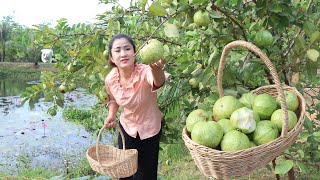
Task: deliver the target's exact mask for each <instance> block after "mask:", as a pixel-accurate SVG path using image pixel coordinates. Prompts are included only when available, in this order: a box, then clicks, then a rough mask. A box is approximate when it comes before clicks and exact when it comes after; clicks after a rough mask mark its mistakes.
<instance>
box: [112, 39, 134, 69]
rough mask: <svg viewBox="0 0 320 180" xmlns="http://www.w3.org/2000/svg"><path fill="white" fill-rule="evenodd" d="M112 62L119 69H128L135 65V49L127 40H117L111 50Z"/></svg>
mask: <svg viewBox="0 0 320 180" xmlns="http://www.w3.org/2000/svg"><path fill="white" fill-rule="evenodd" d="M111 54H112V57H110V58H111V61H112V62H113V63H114V64H115V65H116V66H117V67H118V68H126V67H131V66H133V65H134V62H135V57H134V49H133V46H132V45H131V44H130V42H129V41H128V40H127V39H126V38H120V39H116V40H115V41H114V42H113V45H112V49H111Z"/></svg>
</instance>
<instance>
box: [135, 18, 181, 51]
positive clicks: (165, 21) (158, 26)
mask: <svg viewBox="0 0 320 180" xmlns="http://www.w3.org/2000/svg"><path fill="white" fill-rule="evenodd" d="M176 14H177V12H175V13H173V14H171V15H170V16H169V17H167V18H166V19H165V20H164V21H162V22H161V23H160V24H159V25H158V27H157V28H156V29H155V30H154V31H153V32H152V33H151V35H150V36H149V37H148V39H147V40H146V41H145V42H144V43H143V44H142V46H140V47H139V49H138V50H137V52H136V53H135V54H134V56H136V55H137V54H138V53H139V51H140V50H141V49H142V47H143V46H145V45H146V44H147V43H148V41H149V40H150V39H151V38H152V36H153V34H154V33H155V32H156V31H157V30H158V29H159V28H160V27H161V26H162V25H163V24H164V23H165V22H167V21H168V20H169V19H170V18H171V17H173V16H175V15H176Z"/></svg>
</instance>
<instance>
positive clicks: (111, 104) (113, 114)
mask: <svg viewBox="0 0 320 180" xmlns="http://www.w3.org/2000/svg"><path fill="white" fill-rule="evenodd" d="M107 92H108V96H109V98H108V104H107V107H108V109H109V114H108V116H107V117H106V119H105V121H104V124H105V125H106V127H107V128H112V127H115V125H116V122H117V121H116V118H117V112H118V109H119V105H118V104H117V102H116V100H115V98H114V97H113V96H112V95H110V93H109V90H108V89H107Z"/></svg>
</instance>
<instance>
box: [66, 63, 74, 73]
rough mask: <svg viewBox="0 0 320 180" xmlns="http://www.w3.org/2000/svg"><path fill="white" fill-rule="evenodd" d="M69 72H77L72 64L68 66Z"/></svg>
mask: <svg viewBox="0 0 320 180" xmlns="http://www.w3.org/2000/svg"><path fill="white" fill-rule="evenodd" d="M67 71H68V72H71V73H72V72H75V71H76V68H75V67H74V65H73V64H72V63H70V64H68V66H67Z"/></svg>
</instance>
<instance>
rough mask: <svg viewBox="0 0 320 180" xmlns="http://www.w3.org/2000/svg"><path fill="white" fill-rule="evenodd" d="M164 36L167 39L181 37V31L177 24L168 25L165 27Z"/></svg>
mask: <svg viewBox="0 0 320 180" xmlns="http://www.w3.org/2000/svg"><path fill="white" fill-rule="evenodd" d="M164 34H165V35H166V36H167V37H179V29H178V27H177V26H176V25H175V24H170V23H166V24H165V25H164Z"/></svg>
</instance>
